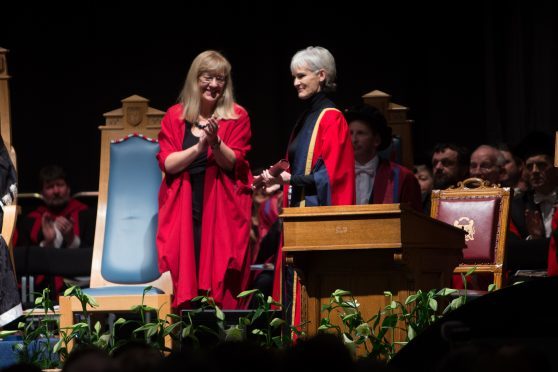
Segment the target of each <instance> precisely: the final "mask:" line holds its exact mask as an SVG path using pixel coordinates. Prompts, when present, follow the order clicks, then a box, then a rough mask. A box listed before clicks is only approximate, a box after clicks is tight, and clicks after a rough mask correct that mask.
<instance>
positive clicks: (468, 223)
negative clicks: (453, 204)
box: [453, 217, 475, 242]
mask: <svg viewBox="0 0 558 372" xmlns="http://www.w3.org/2000/svg"><path fill="white" fill-rule="evenodd" d="M474 225H475V220H473V219H472V218H469V217H459V219H458V220H455V221H453V226H455V227H458V228H460V229H463V230H465V231H467V235H465V241H466V242H468V241H471V240H475V226H474Z"/></svg>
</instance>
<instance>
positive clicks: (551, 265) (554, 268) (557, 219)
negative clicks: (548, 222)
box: [548, 210, 558, 276]
mask: <svg viewBox="0 0 558 372" xmlns="http://www.w3.org/2000/svg"><path fill="white" fill-rule="evenodd" d="M557 246H558V210H557V211H556V212H555V213H554V217H552V234H551V235H550V246H549V247H548V276H558V252H557V250H556V249H557Z"/></svg>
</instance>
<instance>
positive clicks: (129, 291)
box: [83, 285, 165, 305]
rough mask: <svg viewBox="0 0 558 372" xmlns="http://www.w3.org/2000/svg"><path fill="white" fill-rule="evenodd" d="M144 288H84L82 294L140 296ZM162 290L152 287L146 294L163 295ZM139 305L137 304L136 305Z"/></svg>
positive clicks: (129, 286) (131, 286)
mask: <svg viewBox="0 0 558 372" xmlns="http://www.w3.org/2000/svg"><path fill="white" fill-rule="evenodd" d="M144 288H145V287H142V286H133V285H123V286H113V287H99V288H86V289H84V290H83V293H86V294H88V295H90V296H93V297H95V296H125V295H141V294H142V293H143V289H144ZM164 293H165V292H163V291H162V290H160V289H159V288H156V287H153V288H151V290H150V291H149V292H147V293H146V294H150V295H154V294H164ZM138 305H139V304H138Z"/></svg>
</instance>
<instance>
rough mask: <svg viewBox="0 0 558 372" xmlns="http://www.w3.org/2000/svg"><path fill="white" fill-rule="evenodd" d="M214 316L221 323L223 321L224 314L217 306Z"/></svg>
mask: <svg viewBox="0 0 558 372" xmlns="http://www.w3.org/2000/svg"><path fill="white" fill-rule="evenodd" d="M215 316H216V317H217V319H219V320H221V321H223V320H225V313H223V310H221V309H220V308H219V307H218V306H215Z"/></svg>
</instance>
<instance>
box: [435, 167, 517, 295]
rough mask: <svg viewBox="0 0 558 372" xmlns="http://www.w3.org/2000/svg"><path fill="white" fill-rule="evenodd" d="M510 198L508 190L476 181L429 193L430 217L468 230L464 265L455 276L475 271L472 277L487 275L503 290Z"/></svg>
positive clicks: (479, 180)
mask: <svg viewBox="0 0 558 372" xmlns="http://www.w3.org/2000/svg"><path fill="white" fill-rule="evenodd" d="M510 195H511V194H510V189H509V187H503V188H502V187H498V186H496V185H490V184H489V182H488V181H483V180H481V179H479V178H468V179H466V180H465V181H462V182H459V184H458V185H457V187H455V188H449V189H446V190H433V191H432V210H431V217H432V218H435V219H437V220H440V221H443V222H446V223H448V224H450V225H453V226H456V227H460V228H462V229H464V230H466V231H467V235H466V236H465V244H466V248H464V249H463V262H462V263H461V264H460V265H459V266H458V267H456V268H455V270H454V273H455V274H457V275H459V276H460V274H461V273H466V272H468V271H470V270H472V269H473V268H475V271H474V273H475V274H481V276H480V277H482V276H483V275H485V274H482V273H486V274H489V275H490V276H491V277H492V278H490V279H493V283H494V284H495V285H496V288H502V284H503V279H502V274H503V272H504V269H505V258H506V257H505V256H506V253H505V244H506V234H507V230H508V220H509V205H510ZM480 277H479V278H480ZM460 280H461V279H460V278H459V281H460ZM487 284H489V283H487ZM473 289H482V290H486V289H487V288H473Z"/></svg>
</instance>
